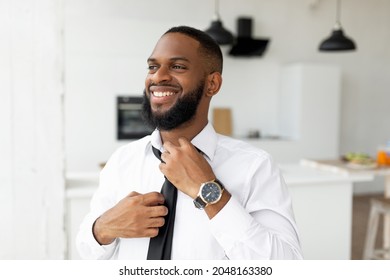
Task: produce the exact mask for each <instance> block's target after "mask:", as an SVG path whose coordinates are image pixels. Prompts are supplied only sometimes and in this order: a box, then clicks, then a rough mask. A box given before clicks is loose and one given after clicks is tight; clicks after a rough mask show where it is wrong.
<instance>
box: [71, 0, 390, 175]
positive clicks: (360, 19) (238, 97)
mask: <svg viewBox="0 0 390 280" xmlns="http://www.w3.org/2000/svg"><path fill="white" fill-rule="evenodd" d="M335 9H336V1H325V0H317V1H316V0H273V1H266V0H244V1H240V4H239V5H237V1H234V0H222V1H220V14H221V17H222V20H223V23H224V25H225V26H226V27H227V28H228V29H230V30H231V31H233V32H236V30H235V25H236V18H237V17H239V16H251V17H253V18H254V20H255V22H254V24H255V26H254V37H269V38H271V42H270V45H269V49H268V50H267V52H266V53H265V55H264V56H263V57H261V58H251V59H244V58H232V57H228V56H225V69H224V84H223V87H222V90H221V92H220V94H219V95H218V96H216V97H215V98H214V100H213V106H229V107H232V109H233V118H234V124H233V125H234V133H235V135H236V136H242V135H245V134H247V132H248V131H249V130H251V129H259V130H261V132H262V134H263V135H266V134H279V133H280V132H281V131H279V123H278V110H277V108H278V106H279V105H278V104H279V102H280V100H279V99H278V98H279V97H278V96H279V90H280V88H279V87H280V76H281V69H282V68H283V66H284V65H286V64H288V63H292V62H304V63H306V62H308V63H320V64H321V63H325V64H333V65H336V66H339V67H340V69H341V72H342V92H341V108H342V109H341V119H340V122H341V129H340V143H339V144H340V153H345V152H347V151H362V152H368V153H371V154H373V155H374V154H375V149H376V147H377V145H379V144H381V143H384V142H385V141H386V140H387V139H390V126H389V125H387V124H386V120H390V110H389V109H388V104H389V103H390V95H389V94H388V89H389V88H390V52H388V49H389V46H390V35H389V32H388V26H390V1H387V0H372V1H365V0H344V1H342V18H341V22H342V25H343V27H344V30H345V32H346V34H347V35H348V36H350V37H352V38H353V39H354V40H355V41H356V43H357V47H358V50H357V51H356V52H348V53H320V52H318V50H317V48H318V45H319V43H320V41H322V40H323V39H324V38H325V37H327V36H328V35H329V34H330V32H331V28H332V27H333V25H334V20H335ZM212 15H213V2H212V1H209V0H187V1H180V0H170V1H151V0H143V1H140V0H111V1H104V0H88V1H86V0H66V30H65V31H66V33H65V35H66V36H65V38H66V45H65V53H66V85H67V88H66V90H67V92H66V151H67V169H68V171H71V172H77V171H96V170H98V163H99V162H102V161H105V160H107V158H108V157H109V155H110V154H111V153H112V151H113V150H114V149H115V148H116V147H118V146H119V145H121V144H123V142H118V141H116V139H115V135H116V134H115V126H114V125H115V119H114V118H115V111H114V109H115V108H114V96H115V95H117V94H118V93H130V94H139V93H141V92H142V90H143V83H144V77H145V75H146V58H147V57H148V56H149V55H150V53H151V51H152V48H153V47H154V44H155V42H156V41H157V39H158V38H159V36H160V35H161V34H162V33H163V32H165V31H166V30H167V29H168V28H169V27H171V26H172V25H180V24H186V25H192V26H194V27H197V28H200V29H205V28H207V27H208V26H209V24H210V21H211V18H212ZM223 50H224V52H225V53H226V52H227V49H226V48H224V49H223ZM312 121H313V124H314V125H313V126H315V123H316V122H317V120H312ZM320 125H321V124H320V123H318V126H320Z"/></svg>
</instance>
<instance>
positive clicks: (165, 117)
mask: <svg viewBox="0 0 390 280" xmlns="http://www.w3.org/2000/svg"><path fill="white" fill-rule="evenodd" d="M198 47H199V43H198V42H197V41H196V40H194V39H192V38H190V37H188V36H185V35H183V34H180V33H168V34H165V35H164V36H163V37H162V38H161V39H160V40H159V41H158V43H157V45H156V47H155V49H154V50H153V53H152V55H151V56H150V57H149V59H148V65H149V66H148V67H149V73H148V75H147V77H146V80H145V91H144V116H145V117H146V119H147V120H148V121H149V122H150V124H151V125H153V126H157V127H158V128H159V129H161V130H171V129H173V128H176V127H178V126H179V125H181V124H182V123H184V122H187V121H188V120H190V119H192V118H193V117H194V116H195V115H196V111H197V107H198V105H199V103H200V101H201V99H202V96H203V91H204V84H205V76H206V75H205V74H206V73H205V70H204V68H203V64H202V59H201V57H200V55H199V53H198Z"/></svg>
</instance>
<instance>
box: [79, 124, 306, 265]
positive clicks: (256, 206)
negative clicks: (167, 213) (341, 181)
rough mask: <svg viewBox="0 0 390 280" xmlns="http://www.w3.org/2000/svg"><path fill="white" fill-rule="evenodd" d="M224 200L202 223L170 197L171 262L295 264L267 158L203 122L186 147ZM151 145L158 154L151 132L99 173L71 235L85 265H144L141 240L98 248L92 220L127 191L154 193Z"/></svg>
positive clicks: (157, 181)
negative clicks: (200, 157) (203, 162)
mask: <svg viewBox="0 0 390 280" xmlns="http://www.w3.org/2000/svg"><path fill="white" fill-rule="evenodd" d="M191 142H192V144H193V145H195V146H196V147H197V148H198V149H200V150H201V151H202V152H203V154H204V157H205V158H206V159H207V161H208V162H209V164H210V165H211V167H212V169H213V171H214V173H215V175H216V177H217V178H218V179H219V180H220V181H221V182H222V184H223V185H224V186H225V188H226V189H227V190H228V191H229V193H231V195H232V197H231V199H230V200H229V202H228V203H227V204H226V205H225V207H224V208H223V209H222V210H221V211H220V212H219V213H218V214H217V215H216V216H215V217H214V218H213V219H211V220H210V219H209V218H208V216H207V214H206V213H205V212H204V211H203V210H199V209H197V208H195V206H194V204H193V199H192V198H191V197H189V196H188V195H186V194H184V193H182V192H180V191H179V192H178V198H177V206H176V218H175V227H174V236H173V245H172V255H171V258H172V259H173V260H174V259H182V260H184V259H302V254H301V249H300V244H299V238H298V233H297V228H296V224H295V221H294V215H293V212H292V207H291V198H290V195H289V193H288V189H287V186H286V184H285V182H284V180H283V178H282V176H281V174H280V171H279V169H278V168H277V166H276V165H275V164H274V162H273V161H272V159H271V157H270V156H269V154H267V153H266V152H264V151H263V150H261V149H258V148H255V147H253V146H251V145H249V144H247V143H245V142H243V141H239V140H235V139H232V138H229V137H226V136H222V135H219V134H217V133H216V132H215V131H214V128H213V127H212V126H211V124H208V125H207V126H206V127H205V128H204V129H203V131H202V132H200V133H199V134H198V135H197V136H196V137H195V138H194V139H193V140H192V141H191ZM152 145H153V146H154V147H156V148H158V149H160V150H162V143H161V138H160V133H159V131H157V130H156V131H154V132H153V133H152V135H150V136H146V137H144V138H142V139H140V140H137V141H134V142H132V143H129V144H127V145H125V146H123V147H121V148H119V149H118V150H117V151H116V152H115V153H114V154H113V155H112V156H111V157H110V159H109V161H108V162H107V164H106V166H105V168H104V169H103V170H102V172H101V175H100V186H99V188H98V190H97V191H96V193H95V194H94V196H93V198H92V201H91V210H90V213H89V214H88V215H87V216H86V217H85V219H84V221H83V223H82V224H81V226H80V231H79V233H78V236H77V247H78V250H79V253H80V255H81V256H82V257H83V258H86V259H137V260H144V259H146V255H147V251H148V246H149V240H150V239H149V238H117V239H116V240H115V241H114V242H113V243H111V244H109V245H103V246H101V245H100V244H99V243H97V242H96V240H95V238H94V236H93V234H92V225H93V223H94V221H95V220H96V219H97V218H98V217H99V216H100V215H101V214H102V213H103V212H105V211H106V210H108V209H109V208H111V207H113V206H114V205H115V204H116V203H117V202H118V201H119V200H121V199H122V198H123V197H125V196H126V195H128V194H129V193H130V192H131V191H136V192H139V193H148V192H152V191H158V192H159V191H160V190H161V186H162V184H163V182H164V175H163V174H162V173H161V171H160V170H159V167H158V165H159V164H160V161H159V160H158V159H157V158H156V157H155V156H154V154H153V152H152Z"/></svg>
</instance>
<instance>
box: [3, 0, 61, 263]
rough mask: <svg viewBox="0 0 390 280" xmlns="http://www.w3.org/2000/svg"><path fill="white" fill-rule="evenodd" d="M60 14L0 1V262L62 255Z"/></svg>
mask: <svg viewBox="0 0 390 280" xmlns="http://www.w3.org/2000/svg"><path fill="white" fill-rule="evenodd" d="M62 11H63V7H62V1H61V0H56V1H53V0H35V1H28V0H25V1H23V0H18V1H15V0H4V1H0V38H1V43H0V100H1V102H0V227H1V229H0V240H1V241H2V245H1V249H0V259H47V258H49V259H61V258H63V256H64V250H65V244H64V237H65V234H64V221H63V220H64V218H63V217H64V206H63V204H64V188H65V186H64V185H65V183H64V140H63V104H62V101H63V100H62V98H63V93H64V89H63V72H64V71H63V69H64V67H63V41H62V30H63V22H62V19H63V18H62V15H63V13H62Z"/></svg>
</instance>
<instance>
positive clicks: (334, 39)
mask: <svg viewBox="0 0 390 280" xmlns="http://www.w3.org/2000/svg"><path fill="white" fill-rule="evenodd" d="M319 49H320V51H352V50H355V49H356V45H355V43H354V41H352V40H351V39H350V38H348V37H346V36H345V35H344V32H343V30H342V29H341V28H339V29H333V31H332V34H331V35H330V37H329V38H326V39H325V40H323V41H322V42H321V44H320V47H319Z"/></svg>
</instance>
